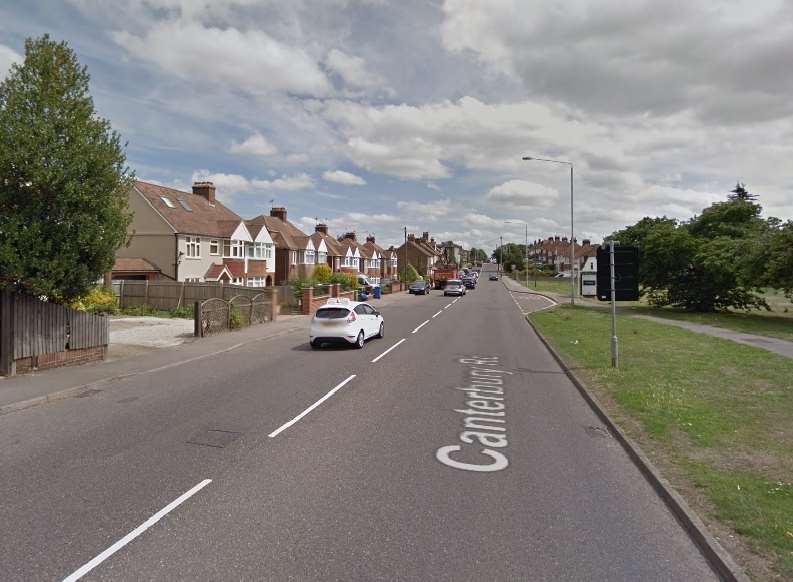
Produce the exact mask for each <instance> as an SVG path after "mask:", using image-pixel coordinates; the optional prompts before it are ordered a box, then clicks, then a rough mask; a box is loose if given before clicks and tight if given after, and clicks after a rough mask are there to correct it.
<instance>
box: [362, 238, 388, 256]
mask: <svg viewBox="0 0 793 582" xmlns="http://www.w3.org/2000/svg"><path fill="white" fill-rule="evenodd" d="M362 246H363V247H364V248H366V249H370V250H375V251H377V252H378V254H379V255H380V256H381V257H384V256H385V253H386V251H385V249H384V248H383V247H381V246H380V245H379V244H377V243H373V242H369V241H366V242H365V243H364V244H363V245H362Z"/></svg>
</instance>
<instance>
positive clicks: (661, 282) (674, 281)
mask: <svg viewBox="0 0 793 582" xmlns="http://www.w3.org/2000/svg"><path fill="white" fill-rule="evenodd" d="M761 212H762V208H761V207H760V206H759V205H758V204H755V203H753V202H751V201H747V200H744V199H735V200H728V201H727V202H717V203H715V204H713V205H711V206H710V207H709V208H706V209H705V210H703V212H702V214H701V215H699V216H695V217H694V218H692V219H691V220H690V221H689V222H686V223H682V224H680V223H678V222H677V221H676V220H673V219H669V218H666V217H663V218H649V217H646V218H643V219H642V220H640V221H639V222H637V223H636V224H634V225H632V226H630V227H627V228H625V229H623V230H621V231H619V232H615V233H614V234H612V235H611V237H609V238H611V239H614V240H618V241H619V242H620V243H622V244H630V245H636V246H638V247H639V252H640V262H639V283H640V285H641V287H642V293H643V294H644V295H646V296H647V297H648V299H649V300H650V302H651V303H652V304H654V305H659V306H660V305H672V306H677V307H683V308H685V309H688V310H691V311H705V312H708V311H717V310H723V309H727V308H729V307H736V308H739V309H751V308H760V307H766V308H767V305H766V303H765V301H764V300H763V298H762V297H761V296H760V295H758V294H757V291H758V290H759V289H760V285H761V280H760V278H759V277H756V276H752V261H749V260H747V259H746V257H748V256H751V254H752V253H751V252H750V251H751V249H753V248H754V246H753V245H754V244H755V243H754V242H753V241H756V240H762V238H763V237H765V236H767V232H768V228H769V226H768V225H769V223H768V222H766V221H764V220H762V219H761V218H760V213H761Z"/></svg>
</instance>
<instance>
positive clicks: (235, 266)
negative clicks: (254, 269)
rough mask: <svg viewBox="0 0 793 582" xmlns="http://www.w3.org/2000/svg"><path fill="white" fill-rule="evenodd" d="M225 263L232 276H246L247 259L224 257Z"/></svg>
mask: <svg viewBox="0 0 793 582" xmlns="http://www.w3.org/2000/svg"><path fill="white" fill-rule="evenodd" d="M223 264H224V265H225V266H226V268H227V269H228V270H229V273H231V276H232V277H239V278H242V277H244V276H245V261H244V260H243V259H223Z"/></svg>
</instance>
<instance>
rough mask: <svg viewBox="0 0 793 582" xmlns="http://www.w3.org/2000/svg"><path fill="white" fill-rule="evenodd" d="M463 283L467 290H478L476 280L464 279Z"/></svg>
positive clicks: (471, 278) (472, 278)
mask: <svg viewBox="0 0 793 582" xmlns="http://www.w3.org/2000/svg"><path fill="white" fill-rule="evenodd" d="M462 281H463V285H464V286H465V288H466V289H476V278H474V277H463V279H462Z"/></svg>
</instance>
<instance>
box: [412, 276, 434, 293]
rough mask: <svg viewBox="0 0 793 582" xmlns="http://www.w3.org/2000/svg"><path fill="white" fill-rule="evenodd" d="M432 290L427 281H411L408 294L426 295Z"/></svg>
mask: <svg viewBox="0 0 793 582" xmlns="http://www.w3.org/2000/svg"><path fill="white" fill-rule="evenodd" d="M430 289H432V285H430V282H429V281H426V280H422V279H420V280H418V281H413V282H412V283H411V284H410V286H409V287H408V293H409V294H411V295H426V294H428V293H429V292H430Z"/></svg>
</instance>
